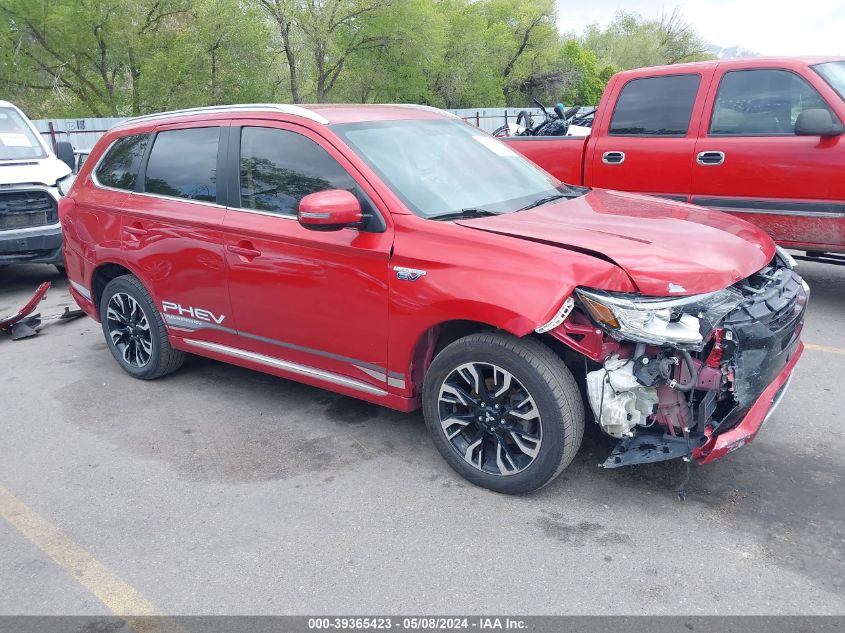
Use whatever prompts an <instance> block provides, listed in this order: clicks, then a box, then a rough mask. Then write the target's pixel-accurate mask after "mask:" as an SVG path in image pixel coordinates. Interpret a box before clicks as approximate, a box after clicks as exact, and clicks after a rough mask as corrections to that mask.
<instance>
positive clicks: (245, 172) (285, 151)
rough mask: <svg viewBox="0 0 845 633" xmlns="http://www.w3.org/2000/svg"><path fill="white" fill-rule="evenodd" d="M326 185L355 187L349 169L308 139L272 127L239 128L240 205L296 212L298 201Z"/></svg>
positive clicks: (246, 207) (331, 187) (270, 210)
mask: <svg viewBox="0 0 845 633" xmlns="http://www.w3.org/2000/svg"><path fill="white" fill-rule="evenodd" d="M326 189H347V190H350V191H352V190H355V189H356V183H355V181H354V180H353V179H352V177H351V176H350V175H349V173H348V172H347V171H346V170H345V169H344V168H343V167H341V166H340V164H339V163H338V162H337V161H336V160H335V159H334V158H332V157H331V156H330V155H329V153H328V152H327V151H326V150H324V149H323V148H322V147H320V146H319V145H317V144H316V143H315V142H314V141H312V140H311V139H309V138H307V137H305V136H303V135H301V134H297V133H296V132H289V131H287V130H279V129H274V128H261V127H245V128H243V131H242V132H241V157H240V190H241V205H240V206H241V207H242V208H244V209H256V210H259V211H268V212H270V213H278V214H280V215H296V211H297V208H298V205H299V201H300V200H301V199H302V198H303V197H305V196H307V195H308V194H310V193H314V192H316V191H324V190H326Z"/></svg>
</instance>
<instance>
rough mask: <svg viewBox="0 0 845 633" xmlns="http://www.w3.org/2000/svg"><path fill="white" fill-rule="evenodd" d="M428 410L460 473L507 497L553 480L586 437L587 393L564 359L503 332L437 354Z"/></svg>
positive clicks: (428, 380)
mask: <svg viewBox="0 0 845 633" xmlns="http://www.w3.org/2000/svg"><path fill="white" fill-rule="evenodd" d="M423 414H424V416H425V421H426V425H427V427H428V431H429V434H430V435H431V437H432V440H433V441H434V445H435V446H436V447H437V450H439V451H440V454H441V455H443V457H444V458H445V459H446V461H447V462H448V463H449V465H450V466H451V467H452V468H453V469H454V470H455V471H456V472H457V473H458V474H460V475H461V476H462V477H464V478H466V479H467V480H469V481H471V482H472V483H474V484H476V485H478V486H482V487H484V488H489V489H490V490H494V491H496V492H501V493H505V494H521V493H526V492H531V491H532V490H536V489H538V488H541V487H543V486H545V485H546V484H548V483H549V482H551V481H553V480H554V479H555V478H556V477H557V476H558V475H559V474H560V473H561V472H562V471H563V469H564V468H566V467H567V466H568V465H569V463H570V462H571V461H572V459H573V458H574V457H575V454H576V453H577V452H578V448H579V447H580V445H581V439H582V438H583V435H584V407H583V402H582V399H581V394H580V392H579V390H578V385H577V384H576V382H575V379H574V378H573V376H572V374H571V373H570V371H569V369H568V368H567V367H566V365H565V364H564V362H563V361H562V360H561V359H560V357H558V356H557V355H556V354H555V353H554V352H553V351H552V350H551V349H549V348H548V347H547V346H545V345H543V344H542V343H541V342H540V341H537V340H534V339H528V338H523V339H519V338H516V337H513V336H510V335H507V334H503V333H498V332H497V333H492V332H491V333H478V334H471V335H469V336H466V337H464V338H461V339H459V340H457V341H455V342H454V343H452V344H450V345H449V346H447V347H446V348H444V349H443V351H441V352H440V353H439V354H438V355H437V356H436V357H435V358H434V360H433V361H432V363H431V367H430V368H429V370H428V372H427V373H426V376H425V380H424V383H423Z"/></svg>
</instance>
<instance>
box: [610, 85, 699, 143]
mask: <svg viewBox="0 0 845 633" xmlns="http://www.w3.org/2000/svg"><path fill="white" fill-rule="evenodd" d="M700 82H701V77H700V76H699V75H670V76H665V77H644V78H642V79H632V80H631V81H629V82H628V83H627V84H625V87H624V88H622V93H621V94H620V95H619V100H618V101H617V102H616V108H615V110H614V111H613V119H612V120H611V121H610V135H611V136H613V135H615V136H686V134H687V129H688V128H689V122H690V117H691V116H692V106H693V104H694V103H695V96H696V94H697V93H698V85H699V83H700Z"/></svg>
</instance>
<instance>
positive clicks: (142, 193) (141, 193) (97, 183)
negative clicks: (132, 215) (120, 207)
mask: <svg viewBox="0 0 845 633" xmlns="http://www.w3.org/2000/svg"><path fill="white" fill-rule="evenodd" d="M208 127H220V126H217V125H210V126H208ZM144 134H148V133H147V132H144ZM130 136H137V135H133V134H127V135H126V136H119V137H117V138H116V139H114V140H113V141H112V142H111V143H109V146H108V147H107V148H106V149H105V151H104V152H103V153H102V154H100V158H98V159H97V163H96V164H95V165H94V168H93V169H92V170H91V174H90V178H91V182H92V183H94V186H95V187H96V188H97V189H103V190H105V191H115V192H117V193H131V194H134V195H136V196H147V197H150V198H158V199H160V200H175V201H178V202H189V203H191V204H201V205H204V206H206V207H214V208H217V209H227V208H229V207H227V206H226V205H224V204H218V203H216V202H206V201H205V200H194V199H193V198H179V197H177V196H164V195H162V194H160V193H149V192H147V191H135V190H134V189H118V188H117V187H110V186H108V185H104V184H102V183H101V182H100V181H99V180H97V170H98V169H99V168H100V163H102V162H103V160H104V159H105V158H106V156H108V154H109V152H110V151H111V148H112V147H113V146H114V144H115V143H117V142H118V141H119V140H121V139H124V138H128V137H130ZM138 173H139V174H140V171H139V172H138ZM136 177H137V175H136ZM145 184H146V183H145ZM126 210H127V211H131V210H132V209H126Z"/></svg>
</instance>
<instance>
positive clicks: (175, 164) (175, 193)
mask: <svg viewBox="0 0 845 633" xmlns="http://www.w3.org/2000/svg"><path fill="white" fill-rule="evenodd" d="M219 139H220V128H218V127H196V128H188V129H185V130H167V131H166V132H159V133H158V134H157V135H156V137H155V141H153V148H152V150H151V151H150V159H149V161H148V162H147V173H146V178H145V180H144V191H145V192H147V193H157V194H159V195H162V196H170V197H174V198H187V199H189V200H201V201H202V202H217V145H218V142H219Z"/></svg>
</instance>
